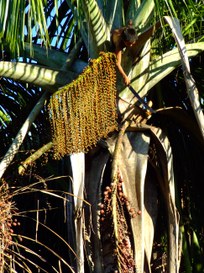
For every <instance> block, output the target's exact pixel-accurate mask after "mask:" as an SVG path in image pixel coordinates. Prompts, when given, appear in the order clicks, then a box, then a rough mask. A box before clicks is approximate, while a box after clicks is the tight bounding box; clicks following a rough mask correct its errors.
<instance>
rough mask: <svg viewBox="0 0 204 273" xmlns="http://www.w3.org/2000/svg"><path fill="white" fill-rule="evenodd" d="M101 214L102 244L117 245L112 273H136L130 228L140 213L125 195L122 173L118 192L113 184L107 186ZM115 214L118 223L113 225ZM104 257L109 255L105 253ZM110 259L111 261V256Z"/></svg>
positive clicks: (118, 178) (119, 178)
mask: <svg viewBox="0 0 204 273" xmlns="http://www.w3.org/2000/svg"><path fill="white" fill-rule="evenodd" d="M114 192H115V193H116V196H117V203H116V211H114V208H113V203H112V197H113V194H114ZM99 212H100V227H101V238H102V244H104V245H105V246H107V244H108V241H110V242H111V245H115V247H114V249H113V252H112V253H113V262H112V265H111V270H112V272H117V273H120V272H123V273H131V272H132V273H133V272H135V262H134V254H133V250H132V249H133V248H132V242H131V232H130V230H129V229H128V226H129V221H130V219H131V218H135V217H136V216H137V215H139V214H140V212H136V211H135V209H134V208H133V207H132V206H131V204H130V201H129V200H128V197H127V196H126V195H125V194H124V192H123V179H122V177H121V175H120V173H118V174H117V184H116V191H114V184H113V183H112V184H111V185H110V186H106V188H105V190H104V192H103V202H102V203H101V204H100V206H99ZM113 214H116V215H117V217H116V218H117V221H116V223H113V222H114V220H113ZM114 225H117V227H116V228H114ZM115 230H117V235H116V234H114V232H115ZM104 256H108V255H107V254H106V253H104ZM105 259H106V258H105ZM108 259H110V254H109V258H108ZM109 267H110V266H109Z"/></svg>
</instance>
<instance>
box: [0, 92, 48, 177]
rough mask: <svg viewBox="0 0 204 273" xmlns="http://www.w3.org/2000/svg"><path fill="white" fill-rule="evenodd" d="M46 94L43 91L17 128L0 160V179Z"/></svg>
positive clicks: (39, 109) (42, 103)
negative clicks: (21, 124)
mask: <svg viewBox="0 0 204 273" xmlns="http://www.w3.org/2000/svg"><path fill="white" fill-rule="evenodd" d="M47 95H48V92H45V93H44V94H43V95H42V97H41V98H40V99H39V101H38V102H37V104H36V105H35V107H34V108H33V110H32V111H31V113H30V114H29V116H28V117H27V119H26V121H25V122H24V124H23V126H22V127H21V129H20V130H19V132H18V134H17V135H16V137H15V139H14V140H13V142H12V144H11V146H10V148H9V150H8V151H7V153H6V155H5V156H4V158H3V159H2V161H1V162H0V179H1V178H2V176H3V174H4V172H5V171H6V169H7V167H9V165H10V164H11V162H12V160H13V159H14V156H15V155H16V154H17V152H18V150H19V148H20V146H21V144H22V143H23V140H24V138H25V136H26V135H27V133H28V131H29V129H30V127H31V125H32V123H33V121H34V120H35V119H36V117H37V115H38V114H39V112H40V111H41V109H42V107H43V105H44V102H45V99H46V97H47Z"/></svg>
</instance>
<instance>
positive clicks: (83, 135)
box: [49, 53, 118, 157]
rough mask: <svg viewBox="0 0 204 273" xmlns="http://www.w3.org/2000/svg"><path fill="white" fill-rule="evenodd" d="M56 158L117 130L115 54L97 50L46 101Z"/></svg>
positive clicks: (74, 151) (91, 144) (75, 151)
mask: <svg viewBox="0 0 204 273" xmlns="http://www.w3.org/2000/svg"><path fill="white" fill-rule="evenodd" d="M49 111H50V120H51V127H52V132H53V143H54V150H55V155H56V157H62V156H64V155H66V154H72V153H77V152H87V151H88V150H89V148H90V147H91V146H93V145H96V143H97V142H98V141H99V140H100V139H101V138H102V137H107V135H108V133H110V132H112V131H114V130H117V128H118V126H117V108H116V69H115V54H113V53H101V56H100V57H99V58H98V59H94V60H91V61H90V64H89V66H88V67H86V68H85V70H84V71H83V73H82V74H81V75H80V76H79V77H78V78H77V79H76V80H74V81H73V82H72V83H70V84H68V85H66V86H64V87H63V88H62V89H60V90H59V91H58V92H56V93H54V94H53V95H52V97H51V99H50V103H49Z"/></svg>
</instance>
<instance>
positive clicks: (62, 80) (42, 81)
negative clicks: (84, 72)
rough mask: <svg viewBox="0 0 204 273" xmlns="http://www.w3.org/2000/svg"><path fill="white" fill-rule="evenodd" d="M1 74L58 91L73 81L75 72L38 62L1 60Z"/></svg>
mask: <svg viewBox="0 0 204 273" xmlns="http://www.w3.org/2000/svg"><path fill="white" fill-rule="evenodd" d="M0 76H2V77H6V78H11V79H13V80H17V81H22V82H26V83H31V84H34V85H37V86H40V87H43V88H47V89H49V90H54V91H56V89H57V88H59V87H61V86H64V85H65V84H67V83H68V82H71V81H72V80H73V79H74V78H75V73H73V72H69V73H67V72H63V71H60V70H52V69H47V68H45V67H42V66H38V65H36V64H25V63H19V62H0Z"/></svg>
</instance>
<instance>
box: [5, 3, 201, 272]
mask: <svg viewBox="0 0 204 273" xmlns="http://www.w3.org/2000/svg"><path fill="white" fill-rule="evenodd" d="M53 2H54V1H47V3H44V2H42V1H35V2H34V1H32V2H28V3H27V2H26V1H10V2H8V1H3V3H2V10H1V17H0V20H1V26H2V29H1V36H0V37H1V42H2V47H3V51H2V61H1V63H0V74H1V76H2V80H1V81H2V85H1V86H2V89H1V97H2V105H1V116H0V118H1V121H2V132H1V134H2V139H6V138H7V137H9V141H6V142H5V144H3V145H4V147H3V148H2V151H3V153H2V161H1V163H0V176H1V177H4V179H6V180H8V179H9V178H8V177H9V176H8V174H9V173H10V172H11V170H12V171H13V170H14V171H16V170H17V166H16V165H15V166H12V165H11V162H12V160H13V159H14V156H15V158H16V160H19V159H20V158H21V156H20V155H19V153H18V152H19V147H25V149H27V150H28V149H30V148H28V147H29V146H28V145H30V146H31V147H32V148H33V149H35V150H37V149H38V148H39V147H41V146H43V144H46V141H45V140H44V139H43V136H44V135H45V131H43V130H41V129H42V127H44V128H45V124H47V123H46V121H45V116H46V112H45V111H42V108H43V107H44V102H45V101H46V100H47V99H48V98H49V97H50V95H51V94H52V93H53V92H56V91H58V90H59V91H58V94H60V92H62V91H63V90H65V91H66V90H67V88H69V84H70V83H72V81H73V80H75V79H76V78H77V76H78V75H79V74H80V73H82V71H83V70H84V68H85V67H86V66H87V65H88V64H89V58H91V59H96V58H98V57H99V53H100V51H105V52H106V51H107V50H108V48H109V46H110V32H111V30H112V29H114V28H118V27H121V26H123V25H125V24H126V23H127V21H128V20H129V19H132V20H133V23H134V25H135V27H136V28H137V31H138V35H139V37H138V42H137V43H136V46H135V47H133V48H131V49H129V50H126V51H125V52H124V54H123V60H122V61H123V62H122V64H123V67H124V69H125V71H126V73H127V74H129V76H130V77H131V79H132V81H131V86H132V87H133V88H134V89H136V90H137V92H138V93H139V95H140V96H141V97H142V98H144V99H145V100H147V101H149V100H150V99H151V100H152V102H153V106H152V107H153V108H154V109H155V113H149V112H148V111H146V110H145V109H144V107H143V106H142V107H141V106H140V103H139V102H138V100H137V98H135V95H134V94H133V93H132V92H131V91H130V89H129V88H127V87H124V85H123V83H122V82H121V81H120V80H118V81H117V84H116V86H117V91H118V96H119V98H118V111H119V114H120V122H119V131H118V132H115V131H114V132H112V133H111V134H110V135H109V136H108V137H106V138H105V139H100V140H99V141H98V143H97V145H96V148H93V149H91V150H90V152H88V153H87V154H86V155H84V154H83V153H79V154H77V155H76V154H74V155H71V156H70V160H71V166H72V176H73V181H74V183H73V192H74V194H75V195H77V196H78V197H79V198H78V199H76V200H75V211H77V212H78V213H79V215H80V217H78V218H76V219H75V220H74V224H75V229H76V230H77V232H76V239H75V243H73V245H72V246H73V247H75V244H76V249H75V251H76V253H77V256H78V258H79V259H78V260H77V261H78V262H77V264H75V262H73V264H72V266H73V267H75V269H76V270H77V272H84V270H85V269H84V259H85V260H86V263H87V264H88V268H89V271H90V272H110V271H111V270H112V271H114V270H118V272H135V270H136V268H137V270H138V272H143V271H144V270H146V272H150V270H151V267H152V270H155V272H158V271H156V270H158V269H155V268H154V266H155V265H154V264H155V263H156V261H158V260H159V258H161V254H160V253H162V255H163V256H164V253H165V252H167V258H166V261H167V268H168V272H179V266H180V262H182V265H183V264H184V265H185V270H186V272H192V271H191V268H192V267H193V266H195V262H193V258H194V256H193V254H192V253H190V252H191V251H190V250H192V249H193V248H195V247H196V249H197V250H198V252H197V253H199V255H200V254H201V252H200V248H201V246H199V241H197V240H196V239H197V237H198V234H197V232H201V228H200V227H201V225H199V224H198V225H197V226H196V227H195V228H193V227H192V225H191V224H190V225H187V224H186V223H185V221H184V220H183V214H182V213H183V212H184V213H185V214H186V211H188V209H189V207H191V206H193V205H194V204H196V202H194V201H193V200H192V199H191V200H192V201H191V204H190V205H189V204H187V200H188V198H189V197H191V195H190V193H189V194H188V195H187V197H188V198H185V195H184V194H183V191H184V190H186V189H188V191H190V186H189V185H187V183H186V181H184V180H182V179H181V175H179V170H178V167H177V166H176V165H175V162H174V161H173V160H172V156H173V158H175V160H178V161H179V156H178V151H180V153H181V154H182V153H183V151H185V152H186V153H187V154H188V156H189V153H188V151H187V150H188V149H187V148H186V147H185V145H193V143H196V144H195V145H196V146H198V147H199V149H201V147H203V135H204V133H203V130H204V129H203V124H204V122H203V114H202V109H201V106H200V101H199V97H198V93H197V88H196V85H195V82H194V80H193V77H192V74H191V72H190V67H189V61H188V58H187V53H188V57H194V56H196V55H197V54H199V53H201V52H202V51H203V49H204V44H203V42H202V35H203V33H202V31H200V30H199V24H201V25H202V24H203V22H202V10H203V5H202V3H201V1H200V2H198V3H197V1H195V2H193V1H189V3H188V5H185V2H182V4H180V6H179V7H178V6H175V5H174V6H173V4H172V2H171V1H169V4H167V2H166V1H152V0H147V1H142V3H140V2H141V1H96V0H91V1H85V0H83V1H69V0H67V1H61V2H60V3H57V2H55V4H54V3H53ZM16 8H18V10H19V14H16ZM186 12H188V14H191V17H190V16H189V17H188V16H185V13H186ZM169 14H170V15H171V17H168V15H169ZM19 15H21V16H19ZM172 16H175V17H178V18H179V17H180V19H181V20H180V23H179V21H178V19H175V18H173V17H172ZM192 16H193V18H192ZM10 18H12V20H11V19H10ZM192 19H193V20H192ZM157 20H160V24H161V26H162V28H161V29H159V30H155V29H154V27H152V26H154V25H155V23H156V21H157ZM188 20H189V21H188ZM192 22H193V23H194V24H193V23H192ZM180 24H181V25H182V26H183V35H185V38H186V39H187V40H188V41H192V40H193V42H191V43H189V44H186V45H185V44H184V42H183V40H182V38H183V35H182V32H181V29H180ZM153 31H155V33H153ZM162 31H163V32H162ZM152 34H154V37H153V38H151V37H150V36H151V35H152ZM172 34H173V35H172ZM19 37H20V38H19ZM172 37H174V38H175V40H174V39H173V38H172ZM161 42H162V43H161ZM160 44H162V46H159V45H160ZM130 56H131V57H130ZM191 63H193V61H192V62H191ZM181 65H182V69H181V68H179V69H178V67H180V66H181ZM175 69H176V73H179V77H180V78H182V79H181V82H182V84H183V85H182V86H184V82H185V86H186V90H187V94H188V105H187V106H186V105H185V106H184V101H183V99H180V100H179V99H177V100H176V102H174V103H173V104H172V103H171V98H170V95H169V96H168V97H167V96H166V95H165V94H164V92H163V91H162V87H163V86H164V87H166V83H167V82H168V81H169V79H168V78H167V76H168V75H172V74H170V73H174V72H173V71H175ZM181 71H182V72H183V75H184V76H182V74H181ZM180 78H178V76H177V74H173V76H172V78H171V85H170V86H171V87H172V86H173V88H174V89H176V88H177V89H178V86H177V85H179V83H180ZM10 79H12V80H10ZM167 79H168V80H167ZM175 79H176V80H178V79H179V80H178V83H177V82H176V80H175ZM15 81H16V82H18V83H16V82H15ZM19 81H20V82H21V83H19ZM164 82H165V84H164ZM63 86H65V87H63ZM61 87H63V88H61ZM28 90H29V92H28ZM30 90H32V91H30ZM45 90H46V91H45ZM41 94H42V97H40V98H39V96H40V95H41ZM182 95H183V91H182ZM201 95H202V94H201ZM165 96H166V97H165ZM31 98H32V99H33V101H34V102H35V103H36V102H37V103H36V105H34V104H33V105H29V101H30V99H31ZM24 105H25V106H26V107H24ZM31 106H32V107H34V108H33V110H32V111H31V109H32V108H31ZM165 106H168V107H165ZM19 109H24V113H26V115H28V114H27V113H28V111H31V112H30V114H29V115H28V118H27V119H26V121H25V123H24V125H23V126H21V125H22V123H23V121H20V120H19V121H20V122H19V125H18V126H16V125H15V128H18V129H19V132H18V134H17V135H16V137H14V134H15V133H16V132H15V131H14V129H13V128H12V126H14V125H13V124H14V122H16V121H17V120H18V119H19ZM43 110H44V109H43ZM39 113H40V115H39V117H38V118H37V115H38V114H39ZM21 115H22V114H21ZM24 115H25V114H24ZM174 123H176V124H177V126H174V125H172V124H174ZM42 124H44V125H42ZM46 126H48V125H46ZM28 132H30V133H28ZM174 132H177V133H178V132H179V133H178V139H179V140H178V142H176V140H175V137H174V135H173V133H174ZM185 132H187V134H188V137H186V136H185ZM37 135H38V138H37ZM12 139H13V142H12V144H11V140H12ZM34 139H35V140H37V141H36V142H37V145H36V143H35V145H34V143H33V140H34ZM181 139H183V150H182V149H181ZM194 139H196V140H194ZM46 140H47V142H48V144H47V145H46V146H43V147H42V148H41V149H40V150H38V151H37V153H34V154H33V155H32V157H31V158H29V159H27V161H26V160H25V161H24V163H23V164H22V165H23V166H24V169H25V168H27V167H28V166H29V164H31V163H32V162H34V161H36V160H37V158H40V157H41V156H42V154H44V153H45V151H46V152H47V151H49V149H50V148H51V147H52V141H51V140H50V139H49V137H48V138H47V139H46ZM193 141H195V142H193ZM184 143H185V145H184ZM22 145H23V146H22ZM37 147H38V148H37ZM178 147H179V149H178ZM184 147H185V148H184ZM8 148H9V149H8ZM6 149H8V152H6ZM199 149H198V151H197V152H198V153H199ZM17 153H18V155H17ZM17 156H18V157H19V159H17ZM25 156H26V155H24V158H25ZM194 156H196V153H195V154H194ZM84 159H85V163H86V172H85V179H84ZM66 160H67V157H66V156H65V158H64V159H63V162H65V161H66ZM199 162H200V161H199ZM179 164H180V163H179ZM200 164H201V162H200V163H199V166H200ZM188 167H189V168H190V163H189V165H188ZM182 168H183V169H184V170H185V169H186V166H185V162H183V161H182ZM39 170H41V169H39ZM197 170H198V172H199V171H201V170H200V169H199V168H198V169H197ZM41 171H42V170H41ZM19 172H20V173H21V172H22V169H19ZM193 173H194V172H192V173H191V175H192V174H193ZM59 174H60V175H61V173H58V175H59ZM39 175H40V176H41V177H42V176H43V175H42V174H41V172H40V173H39ZM13 176H14V175H13ZM189 176H190V171H189V172H187V173H186V178H188V177H189ZM14 178H15V176H14V177H12V179H14ZM84 180H85V181H84ZM181 181H182V182H181ZM84 187H85V189H86V195H85V196H84ZM175 192H176V193H177V195H176V194H175ZM160 196H162V197H161V198H160ZM84 200H86V202H87V204H89V205H87V208H85V210H84V214H83V213H82V212H83V211H82V207H83V205H84ZM162 206H163V207H164V208H165V209H162ZM179 206H181V207H180V208H179ZM178 208H179V211H180V216H179V213H178ZM160 213H161V215H160ZM99 214H100V216H99ZM82 215H83V216H84V217H82ZM136 215H137V217H136ZM180 217H181V220H179V219H180ZM194 217H195V216H192V218H193V219H194ZM90 219H91V220H90ZM189 219H190V217H189ZM69 220H70V219H69V218H68V221H69ZM162 221H165V223H166V226H167V227H168V228H166V227H165V225H162ZM156 223H157V224H156ZM158 223H159V224H158ZM179 223H181V228H180V230H179ZM191 223H192V222H191ZM84 224H85V227H84ZM198 227H199V228H198ZM72 230H73V227H71V228H69V233H71V232H72ZM190 230H191V238H192V242H193V243H191V244H190V241H191V240H189V239H188V238H187V237H186V233H188V232H189V231H190ZM72 234H74V233H72ZM83 234H84V235H85V236H83ZM180 234H183V236H184V239H183V242H184V248H183V249H184V252H183V253H184V254H183V256H182V261H181V260H180V259H181V258H180V255H181V249H182V247H181V245H182V241H181V239H180ZM167 242H168V243H167ZM84 243H85V253H87V256H86V257H84V251H83V244H84ZM161 243H162V246H161V247H159V246H160V245H161ZM70 244H71V241H70ZM152 252H153V253H154V254H155V255H157V259H153V256H152ZM110 253H114V254H113V255H110ZM159 255H160V256H159ZM191 255H192V256H193V258H191ZM199 255H198V256H197V257H199ZM163 256H162V257H163ZM70 260H71V261H72V260H73V259H72V258H71V259H70ZM152 263H153V265H152V266H151V264H152ZM199 266H200V269H199ZM155 267H156V266H155ZM164 267H165V265H164ZM70 270H71V269H70ZM197 270H202V265H201V264H200V265H199V262H198V263H197ZM153 272H154V271H153Z"/></svg>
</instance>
